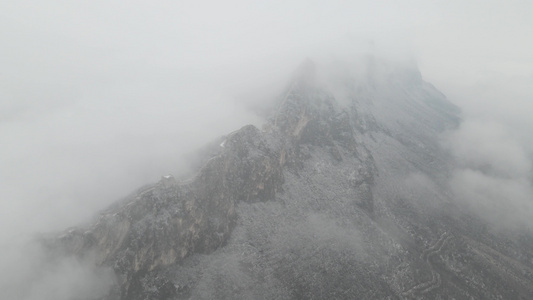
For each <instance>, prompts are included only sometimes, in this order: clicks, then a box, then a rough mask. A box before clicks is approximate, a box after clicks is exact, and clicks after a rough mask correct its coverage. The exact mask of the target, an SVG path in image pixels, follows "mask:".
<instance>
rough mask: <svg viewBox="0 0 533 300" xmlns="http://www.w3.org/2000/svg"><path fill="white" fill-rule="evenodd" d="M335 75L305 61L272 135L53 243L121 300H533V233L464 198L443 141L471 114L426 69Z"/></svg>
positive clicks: (241, 144) (247, 136)
mask: <svg viewBox="0 0 533 300" xmlns="http://www.w3.org/2000/svg"><path fill="white" fill-rule="evenodd" d="M321 72H322V71H321V70H319V67H317V66H316V65H315V64H314V63H313V62H310V61H307V62H306V63H304V64H303V65H302V67H301V68H300V70H298V72H297V74H296V76H295V78H294V80H293V81H292V82H291V83H290V85H289V86H288V87H287V89H286V91H285V93H284V94H283V95H282V96H281V97H280V99H279V100H278V101H279V105H278V108H277V110H276V111H273V112H272V114H271V116H272V117H271V118H270V119H269V120H268V121H267V122H266V124H265V125H264V127H263V128H261V129H259V128H256V127H254V126H252V125H248V126H244V127H243V128H241V129H239V130H237V131H235V132H233V133H230V134H228V135H227V136H225V137H224V138H223V139H222V140H221V141H220V142H221V143H220V145H218V144H217V145H216V147H215V148H213V149H211V150H212V151H209V153H211V155H210V156H209V157H207V158H206V161H205V163H204V164H203V166H202V167H201V168H200V169H199V170H198V172H197V174H196V175H194V176H192V177H191V178H190V179H189V180H186V181H179V180H176V179H174V178H173V177H172V176H165V177H163V178H162V179H161V181H160V182H158V183H156V184H154V185H149V186H146V187H144V188H141V189H140V190H139V191H137V192H136V193H134V194H133V195H132V196H130V197H128V198H126V199H124V200H122V201H120V202H117V203H116V204H115V205H113V206H112V207H110V208H108V209H107V210H105V211H104V212H102V213H101V215H100V217H99V219H98V221H97V222H95V223H94V224H92V225H89V226H84V227H79V228H74V229H71V230H69V231H67V232H65V234H63V235H61V236H60V237H58V238H56V239H54V240H51V241H49V244H50V246H49V247H50V248H51V249H53V250H54V251H55V252H56V253H61V255H75V256H77V257H79V258H80V259H90V260H93V261H94V263H95V264H96V265H98V266H102V267H108V268H112V269H113V270H114V272H115V274H116V282H115V283H114V287H113V288H112V289H111V290H110V291H109V293H108V294H107V296H105V298H104V299H109V300H110V299H132V300H133V299H532V298H533V236H532V234H531V233H530V232H520V231H517V232H509V233H506V234H501V233H499V232H497V231H493V230H491V229H490V226H487V224H485V223H484V222H483V221H482V220H479V219H477V218H475V217H474V216H473V215H472V214H470V213H468V212H467V211H464V210H462V209H460V207H459V206H458V205H457V203H456V201H455V200H454V199H453V193H452V191H450V188H449V185H448V179H449V176H450V172H451V170H452V169H453V159H452V158H451V157H450V155H449V154H447V153H446V152H445V151H444V150H443V149H442V147H441V145H440V143H439V138H438V137H439V134H441V133H442V132H444V131H445V130H448V129H452V128H454V127H455V126H457V125H458V124H459V122H460V120H459V118H458V113H459V112H458V110H457V108H456V107H455V106H453V105H452V104H451V103H449V102H448V101H447V100H446V98H445V97H444V96H443V95H442V94H441V93H439V92H438V91H437V90H436V89H435V88H434V87H433V86H431V85H430V84H429V83H426V82H424V81H423V80H422V78H421V76H420V73H419V72H418V71H417V70H416V69H414V68H408V67H399V66H394V65H391V64H387V63H386V62H378V61H376V60H374V59H372V58H370V59H369V60H368V61H367V62H366V64H365V66H364V68H363V70H362V71H361V70H360V69H359V71H358V72H359V73H358V74H353V73H352V72H353V68H351V67H350V66H344V65H342V64H341V65H339V66H337V67H335V68H333V69H330V70H326V72H325V73H321ZM321 74H329V75H327V76H326V77H327V78H328V80H323V77H321V76H320V75H321ZM328 76H329V77H328Z"/></svg>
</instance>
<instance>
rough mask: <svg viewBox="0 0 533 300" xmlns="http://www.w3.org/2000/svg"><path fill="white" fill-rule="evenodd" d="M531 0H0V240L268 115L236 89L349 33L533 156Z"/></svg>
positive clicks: (73, 212) (89, 208)
mask: <svg viewBox="0 0 533 300" xmlns="http://www.w3.org/2000/svg"><path fill="white" fill-rule="evenodd" d="M532 12H533V2H532V1H517V0H514V1H505V2H504V1H487V0H485V1H335V0H330V1H287V0H285V1H138V0H134V1H95V0H91V1H55V0H49V1H9V0H8V1H3V2H2V4H1V8H0V40H1V46H0V65H1V67H2V68H1V70H0V145H1V147H0V192H1V196H0V211H1V212H2V217H1V218H0V228H10V230H0V234H1V235H2V236H1V237H0V238H7V237H10V236H11V235H14V234H15V235H16V234H19V233H27V232H35V231H38V230H45V231H46V230H51V229H58V228H63V227H65V226H69V225H74V224H76V223H77V222H79V220H83V219H85V218H87V217H88V216H90V215H91V214H92V213H93V212H94V211H95V210H96V209H100V208H103V207H105V206H106V205H107V204H109V203H110V202H112V201H113V200H115V199H116V198H118V197H121V196H123V195H125V194H127V193H129V192H130V191H131V190H132V189H134V188H136V187H138V186H140V185H142V184H144V183H148V182H153V181H156V180H158V178H159V177H160V176H161V175H163V174H166V173H169V172H170V173H176V172H178V173H179V171H180V170H182V169H183V168H185V167H186V162H185V161H184V160H183V159H182V157H183V156H184V155H185V154H186V153H188V152H190V151H193V150H194V149H196V148H198V147H200V146H201V145H203V144H205V143H206V142H208V141H210V140H212V139H214V138H216V137H217V136H219V135H221V134H224V133H227V132H229V131H232V130H235V129H237V128H239V127H240V126H242V125H245V124H248V123H259V122H260V120H259V119H258V117H257V116H256V115H254V114H253V113H252V112H250V111H248V110H247V109H246V107H245V106H243V105H242V102H241V101H240V100H242V99H238V95H241V93H243V92H246V91H247V90H249V89H252V90H253V89H257V90H262V91H265V90H267V89H268V87H269V86H270V84H273V86H274V85H275V83H276V82H278V83H279V82H282V81H283V80H285V79H286V78H287V76H288V75H289V74H290V72H291V71H292V70H293V69H294V68H295V67H296V66H297V65H298V64H299V63H300V62H301V61H302V60H303V59H305V58H306V57H313V55H315V54H316V53H317V49H322V50H324V49H325V50H324V51H327V49H329V48H335V47H336V46H338V45H340V44H339V41H341V40H344V39H350V40H355V41H360V42H361V43H363V44H365V43H367V44H368V45H372V44H373V43H374V42H375V43H377V44H379V49H380V51H383V52H385V53H388V55H398V56H405V57H409V58H411V59H414V60H416V62H417V64H418V66H419V68H420V70H421V72H422V74H423V76H424V78H425V79H426V80H427V81H430V82H432V83H433V84H434V85H435V86H436V87H437V88H439V89H440V90H441V91H443V92H444V93H445V94H446V95H448V97H449V98H450V100H452V101H453V102H455V103H456V104H458V105H459V106H461V107H462V108H463V111H464V113H465V116H466V117H467V118H468V120H469V122H470V123H469V124H470V125H469V127H467V128H466V131H465V132H463V133H461V134H458V135H456V136H455V137H454V138H456V139H462V140H465V139H467V140H469V136H468V134H470V133H471V132H472V128H474V129H475V128H486V127H485V126H484V125H483V124H491V126H495V128H498V130H499V131H498V132H497V133H496V134H497V136H495V137H492V136H491V133H490V132H489V133H487V134H486V135H485V136H486V137H487V139H490V140H493V138H496V139H498V138H499V139H500V140H502V141H507V142H509V143H511V144H512V146H510V147H515V148H517V149H518V150H516V149H514V150H513V151H515V150H516V151H518V153H519V155H522V156H523V157H522V156H520V157H519V158H517V159H515V160H513V163H514V164H518V165H520V164H521V161H520V159H523V160H522V161H526V164H527V163H530V159H531V153H532V152H533V151H532V149H533V143H532V142H530V141H529V136H528V135H529V134H530V133H531V132H533V118H531V116H533V101H532V100H533V98H532V96H533V84H532V82H533V13H532ZM368 45H366V46H368ZM366 46H365V47H366ZM337 50H338V49H337ZM272 93H273V94H274V92H272ZM267 94H268V93H267ZM476 126H477V127H476ZM469 130H470V131H469ZM465 136H466V138H465ZM502 136H503V137H502ZM486 144H487V145H490V142H487V143H486ZM461 145H463V144H461ZM465 147H466V148H465ZM468 147H471V146H469V145H468V143H467V144H465V145H464V147H463V148H464V149H468ZM464 149H463V150H464ZM457 151H458V153H459V152H460V151H461V149H458V150H457ZM467 152H468V151H467ZM513 153H517V152H513ZM495 155H496V154H495ZM487 157H491V156H490V154H487ZM516 161H518V162H516ZM513 167H516V166H515V165H513ZM517 168H518V169H519V171H517V172H526V173H527V172H530V169H528V168H529V167H525V168H524V167H520V166H518V167H517ZM524 170H525V171H524ZM513 174H514V173H513ZM520 174H522V173H520ZM11 228H18V229H16V230H14V229H11Z"/></svg>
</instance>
